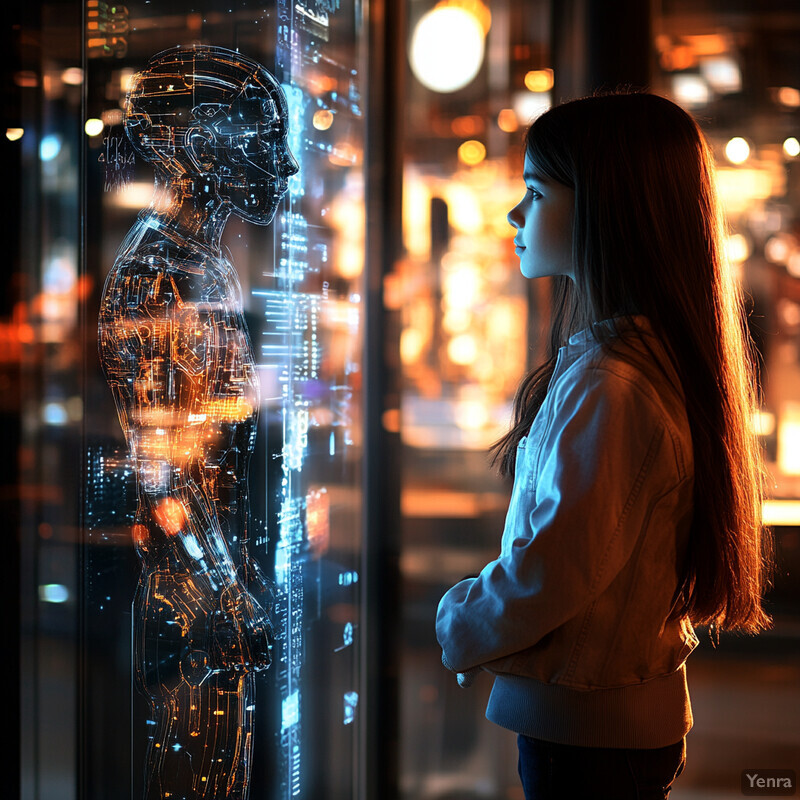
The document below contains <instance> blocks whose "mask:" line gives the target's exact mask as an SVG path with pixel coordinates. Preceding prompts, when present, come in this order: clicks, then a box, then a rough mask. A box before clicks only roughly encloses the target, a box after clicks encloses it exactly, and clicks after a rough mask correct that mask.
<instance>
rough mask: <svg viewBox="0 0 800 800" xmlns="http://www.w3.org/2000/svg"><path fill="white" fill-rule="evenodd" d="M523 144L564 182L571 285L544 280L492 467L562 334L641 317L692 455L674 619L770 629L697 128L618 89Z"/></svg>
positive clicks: (744, 354)
mask: <svg viewBox="0 0 800 800" xmlns="http://www.w3.org/2000/svg"><path fill="white" fill-rule="evenodd" d="M525 146H526V151H527V154H528V156H529V157H530V159H531V161H532V162H533V164H534V166H535V167H536V169H537V171H538V172H540V173H542V174H544V175H545V176H547V177H549V178H552V179H553V180H555V181H558V182H559V183H561V184H563V185H565V186H568V187H570V188H572V189H574V191H575V208H574V218H573V219H574V227H573V262H574V263H573V269H574V276H575V280H574V282H573V281H572V279H571V278H569V277H564V276H560V277H557V278H554V285H553V298H554V299H553V311H552V317H551V327H550V337H549V349H548V355H547V359H546V361H545V362H544V363H543V364H542V365H540V366H538V367H537V368H536V369H534V370H533V371H532V372H530V373H529V374H528V375H527V377H526V378H525V379H524V380H523V381H522V383H521V384H520V387H519V389H518V391H517V394H516V397H515V400H514V416H513V422H512V425H511V428H510V430H509V432H508V433H507V434H506V435H505V436H504V437H503V438H501V439H500V440H499V441H498V442H497V443H496V444H495V445H494V446H493V448H492V451H493V454H494V459H493V463H498V464H499V468H500V472H501V473H502V474H513V471H514V459H515V454H516V449H517V444H518V443H519V441H520V439H521V438H522V437H523V436H525V435H526V434H527V433H528V430H529V429H530V426H531V423H532V422H533V419H534V417H535V416H536V413H537V411H538V410H539V407H540V406H541V404H542V402H543V401H544V398H545V395H546V393H547V387H548V383H549V381H550V378H551V376H552V374H553V369H554V366H555V360H556V356H557V353H558V349H559V348H560V347H561V346H563V345H564V344H566V341H567V338H568V337H569V336H570V335H571V334H572V333H575V332H576V331H578V330H580V329H582V328H585V327H589V326H590V325H591V324H592V323H593V322H598V321H600V320H603V319H609V318H611V317H617V318H619V319H620V320H625V319H629V318H630V317H631V316H632V315H633V314H643V315H645V316H646V317H648V318H649V320H650V323H651V325H652V328H653V331H654V333H655V334H656V335H657V336H658V337H659V339H660V341H661V342H662V344H663V345H664V348H665V350H666V352H667V354H668V356H669V359H670V361H671V362H672V365H673V367H674V368H675V370H676V371H677V374H678V376H679V378H680V381H681V386H682V389H683V393H684V397H685V399H686V410H687V415H688V418H689V425H690V429H691V434H692V444H693V449H694V464H695V479H694V517H693V523H692V529H691V535H690V538H689V544H688V551H687V555H686V562H685V566H684V573H683V576H682V580H681V581H680V582H679V587H678V590H677V591H676V594H675V605H674V607H673V611H672V614H671V617H672V618H679V617H682V616H688V617H689V619H691V621H692V622H694V623H696V624H709V625H710V626H711V627H712V628H713V627H714V626H716V628H717V632H719V631H720V630H723V629H725V630H742V631H746V632H749V633H756V632H758V631H759V630H760V629H762V628H767V627H770V626H771V618H770V617H769V615H767V614H766V613H765V611H764V608H763V606H762V598H763V594H764V591H765V590H766V588H767V586H768V585H769V583H770V580H771V571H772V569H773V541H772V536H771V532H770V531H769V529H767V528H765V527H764V526H763V524H762V523H761V503H762V499H763V494H764V488H765V487H764V471H763V465H762V459H761V451H760V447H759V444H758V441H757V439H756V436H755V434H754V431H753V427H752V422H751V420H752V414H753V411H754V410H755V408H756V400H757V394H756V385H755V378H754V368H753V365H754V358H755V353H754V349H753V346H752V341H751V339H750V337H749V334H748V332H747V325H746V317H745V313H744V305H743V301H742V297H741V292H740V290H739V287H738V284H737V282H736V281H735V280H734V279H733V277H732V276H731V274H730V271H729V269H728V267H727V265H726V264H725V262H724V260H723V258H722V256H721V239H722V233H723V229H722V218H721V214H720V211H719V206H718V201H717V197H716V193H715V189H714V181H713V174H712V172H713V157H712V154H711V151H710V148H709V146H708V144H707V142H706V140H705V137H704V136H703V134H702V132H701V131H700V129H699V127H698V125H697V123H696V122H695V121H694V120H693V119H692V117H691V116H689V114H687V113H686V112H685V111H683V109H681V108H680V107H679V106H677V105H675V104H674V103H672V102H671V101H669V100H667V99H665V98H663V97H659V96H657V95H652V94H646V93H629V92H625V93H614V94H604V95H596V96H592V97H587V98H583V99H580V100H573V101H571V102H568V103H564V104H563V105H559V106H555V107H553V108H552V109H550V110H549V111H547V112H546V113H544V114H543V115H542V116H540V117H539V118H538V119H537V120H536V121H535V122H534V123H533V124H532V125H531V127H530V128H529V130H528V132H527V135H526V139H525ZM620 330H622V328H621V326H620ZM603 331H607V329H606V328H603V327H602V326H597V327H596V328H592V332H593V334H594V335H595V337H596V338H597V339H598V341H601V340H604V341H607V340H608V338H609V337H608V334H607V333H606V334H604V333H603ZM614 333H615V332H614V331H613V330H612V331H611V334H612V335H613V334H614ZM617 335H619V332H617Z"/></svg>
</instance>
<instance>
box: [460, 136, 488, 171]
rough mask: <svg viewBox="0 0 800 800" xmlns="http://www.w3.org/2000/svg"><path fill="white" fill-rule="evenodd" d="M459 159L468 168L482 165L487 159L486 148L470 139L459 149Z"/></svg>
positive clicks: (475, 140)
mask: <svg viewBox="0 0 800 800" xmlns="http://www.w3.org/2000/svg"><path fill="white" fill-rule="evenodd" d="M458 158H459V160H460V161H462V162H463V163H464V164H467V165H468V166H474V165H475V164H480V163H481V161H483V159H484V158H486V148H485V147H484V145H483V143H482V142H479V141H478V140H477V139H468V140H467V141H466V142H464V143H463V144H462V145H461V146H460V147H459V148H458Z"/></svg>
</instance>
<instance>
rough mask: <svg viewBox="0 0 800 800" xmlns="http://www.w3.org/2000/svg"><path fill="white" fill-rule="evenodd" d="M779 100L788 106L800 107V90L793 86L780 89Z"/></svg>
mask: <svg viewBox="0 0 800 800" xmlns="http://www.w3.org/2000/svg"><path fill="white" fill-rule="evenodd" d="M778 102H779V103H780V104H781V105H783V106H786V107H787V108H800V91H799V90H797V89H795V88H794V87H793V86H781V87H780V89H778Z"/></svg>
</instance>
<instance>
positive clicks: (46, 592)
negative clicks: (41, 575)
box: [39, 583, 69, 603]
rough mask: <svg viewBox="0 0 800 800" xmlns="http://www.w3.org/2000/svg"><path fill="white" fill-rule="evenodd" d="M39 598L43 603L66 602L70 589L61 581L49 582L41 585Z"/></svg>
mask: <svg viewBox="0 0 800 800" xmlns="http://www.w3.org/2000/svg"><path fill="white" fill-rule="evenodd" d="M39 599H40V600H41V601H42V602H43V603H66V602H67V600H69V589H67V587H66V586H64V585H63V584H61V583H47V584H45V585H44V586H40V587H39Z"/></svg>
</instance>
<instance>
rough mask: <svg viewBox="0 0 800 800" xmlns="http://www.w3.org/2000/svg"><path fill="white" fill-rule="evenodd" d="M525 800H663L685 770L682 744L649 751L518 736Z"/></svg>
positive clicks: (684, 746)
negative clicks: (579, 744) (581, 745)
mask: <svg viewBox="0 0 800 800" xmlns="http://www.w3.org/2000/svg"><path fill="white" fill-rule="evenodd" d="M517 745H518V747H519V767H518V768H519V776H520V778H522V788H523V789H524V790H525V800H666V798H667V797H669V791H670V786H671V784H672V782H673V781H674V780H675V778H677V777H678V775H680V774H681V772H683V768H684V766H685V764H686V738H685V737H684V738H683V739H681V740H680V741H679V742H676V743H675V744H671V745H669V746H668V747H659V748H657V749H655V750H641V749H638V748H637V749H634V748H631V749H617V748H612V747H577V746H575V745H569V744H557V743H556V742H546V741H544V740H542V739H532V738H530V737H528V736H522V735H520V736H519V737H518V738H517Z"/></svg>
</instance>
